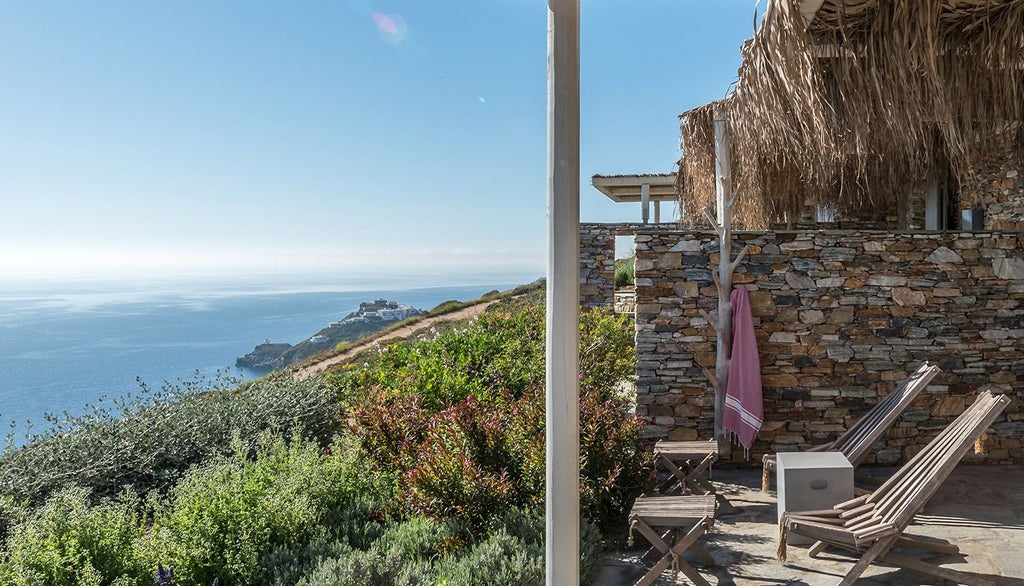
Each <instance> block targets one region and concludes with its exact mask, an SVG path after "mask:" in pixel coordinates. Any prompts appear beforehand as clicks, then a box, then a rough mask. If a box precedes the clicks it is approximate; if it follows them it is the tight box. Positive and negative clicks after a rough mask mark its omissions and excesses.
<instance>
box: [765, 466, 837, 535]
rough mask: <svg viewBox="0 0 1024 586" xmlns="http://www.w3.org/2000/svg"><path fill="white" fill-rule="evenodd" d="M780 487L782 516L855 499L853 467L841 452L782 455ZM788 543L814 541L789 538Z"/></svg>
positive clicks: (818, 509)
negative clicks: (786, 513) (785, 513)
mask: <svg viewBox="0 0 1024 586" xmlns="http://www.w3.org/2000/svg"><path fill="white" fill-rule="evenodd" d="M777 458H778V467H777V469H778V472H777V480H776V482H777V484H778V490H777V492H778V495H779V520H780V521H781V520H782V513H784V512H793V511H820V510H822V509H831V508H832V507H833V506H835V505H837V504H839V503H841V502H844V501H848V500H850V499H852V498H853V465H852V464H850V461H849V460H847V459H846V456H844V455H843V453H842V452H779V453H778V454H777ZM788 541H789V543H792V544H795V545H799V544H809V543H812V540H811V539H809V538H806V537H803V536H800V535H792V534H791V535H790V536H789V538H788Z"/></svg>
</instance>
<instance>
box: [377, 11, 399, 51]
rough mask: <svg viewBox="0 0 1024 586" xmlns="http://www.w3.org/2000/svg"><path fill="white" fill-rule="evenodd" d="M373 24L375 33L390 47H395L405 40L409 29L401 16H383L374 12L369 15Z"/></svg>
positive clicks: (381, 13)
mask: <svg viewBox="0 0 1024 586" xmlns="http://www.w3.org/2000/svg"><path fill="white" fill-rule="evenodd" d="M370 18H371V19H372V20H373V23H374V24H375V25H377V32H378V34H380V38H381V40H383V41H384V42H385V43H388V44H391V45H397V44H399V43H401V42H402V41H404V40H405V36H406V34H407V33H408V32H409V27H408V26H407V25H406V24H405V21H404V20H403V19H402V17H401V16H399V15H397V14H384V13H383V12H374V13H373V14H371V15H370Z"/></svg>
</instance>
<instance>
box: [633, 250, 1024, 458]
mask: <svg viewBox="0 0 1024 586" xmlns="http://www.w3.org/2000/svg"><path fill="white" fill-rule="evenodd" d="M635 242H636V285H637V287H636V290H637V308H636V329H637V335H636V348H637V411H638V413H640V414H643V415H645V416H646V417H647V418H648V419H649V422H650V424H649V425H648V428H647V430H648V434H649V436H650V437H651V438H652V439H653V438H661V437H667V438H671V439H697V438H708V437H711V435H712V425H713V420H714V413H713V411H714V405H713V391H712V390H711V388H710V384H709V382H708V380H707V377H706V376H705V375H704V373H703V372H702V367H708V368H709V369H712V370H713V369H714V364H715V333H714V330H713V329H712V328H711V327H710V326H709V324H708V323H707V321H706V320H705V319H704V318H703V317H702V316H701V313H700V311H699V310H701V309H703V310H705V311H707V312H708V313H711V314H714V313H715V312H716V311H717V303H718V302H717V291H716V289H715V285H714V283H713V281H712V271H713V270H717V263H718V237H717V234H714V233H700V232H679V231H676V232H667V231H647V232H643V231H638V232H637V235H636V237H635ZM1022 244H1024V233H1020V232H918V233H904V234H893V233H891V232H883V231H802V232H781V231H777V232H743V233H737V234H734V251H736V252H738V251H739V250H740V249H741V248H742V247H743V246H744V245H749V247H750V251H749V254H748V257H747V259H746V260H745V261H744V262H743V263H742V264H741V265H740V267H739V268H738V269H737V272H736V274H735V281H734V282H735V285H736V286H743V287H747V288H748V289H749V291H750V300H751V306H752V310H753V314H754V322H755V329H756V331H757V335H758V346H759V348H760V358H761V373H762V381H763V386H764V413H765V423H764V426H763V427H762V430H761V433H760V434H759V436H758V439H757V441H756V443H755V445H754V448H753V450H751V454H750V462H752V463H753V462H760V459H761V454H763V453H766V452H769V451H784V450H795V449H807V448H809V447H811V446H812V445H814V444H819V443H822V442H824V441H827V440H829V439H832V438H834V437H835V436H836V435H837V434H839V433H840V432H842V431H843V430H845V429H846V428H847V427H849V425H850V424H851V423H852V422H854V421H856V420H857V419H858V418H860V417H861V416H862V415H863V414H864V412H865V411H867V409H869V408H870V406H871V405H873V404H874V403H875V402H877V401H878V400H879V398H880V397H881V396H884V395H885V394H886V393H888V392H890V391H891V390H892V389H893V388H895V387H896V385H897V384H899V382H900V381H901V380H902V379H904V378H905V377H906V376H907V375H908V374H909V373H911V372H913V371H914V370H915V369H916V368H917V367H918V366H919V365H920V364H921V363H922V362H923V361H925V360H928V361H931V362H934V363H938V364H939V365H940V367H941V368H942V371H943V372H942V374H940V375H939V376H938V377H936V379H935V380H933V382H932V384H931V385H930V386H929V387H928V388H927V389H926V390H925V391H924V392H923V393H922V394H921V396H919V397H918V399H917V400H916V401H915V402H914V404H913V405H912V406H911V407H910V408H909V409H907V411H906V412H905V413H904V414H903V416H902V417H901V418H900V419H899V420H898V421H897V423H896V425H895V426H894V427H893V428H892V429H890V430H889V432H888V434H887V435H886V436H885V438H884V444H882V445H879V446H877V448H878V449H876V450H874V455H873V456H871V457H870V458H869V460H868V462H869V463H870V462H878V463H884V464H891V463H896V462H899V461H902V460H905V459H906V458H907V457H908V456H910V455H912V454H913V453H914V452H915V451H916V450H917V449H920V447H922V446H923V445H924V444H925V443H927V442H928V441H929V440H930V439H931V438H932V437H934V435H935V434H936V433H937V431H938V430H939V429H941V428H942V427H944V426H945V425H946V424H948V423H949V422H950V421H952V419H954V418H955V417H956V416H957V415H959V414H960V413H961V412H962V411H963V409H964V407H965V405H967V404H968V403H969V402H970V400H971V397H972V396H973V393H974V392H975V391H976V389H978V388H979V387H980V386H981V385H985V384H991V385H993V386H994V387H996V388H997V389H998V390H1000V391H1002V392H1006V393H1008V394H1009V395H1010V396H1011V397H1013V399H1014V400H1013V402H1012V403H1011V404H1010V406H1009V407H1007V409H1006V411H1005V412H1004V415H1002V416H1001V418H1000V419H999V420H998V422H997V423H996V424H995V425H994V426H993V429H992V430H990V431H991V433H990V434H989V435H988V438H987V440H986V446H985V447H986V450H985V453H984V454H980V455H969V456H968V457H967V459H968V460H973V461H988V462H1009V461H1016V462H1024V448H1022V440H1024V401H1022V399H1024V303H1022V302H1024V246H1022ZM733 454H734V459H742V458H743V456H742V451H739V450H737V451H734V452H733Z"/></svg>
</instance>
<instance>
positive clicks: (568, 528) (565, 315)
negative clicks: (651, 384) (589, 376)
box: [545, 0, 580, 586]
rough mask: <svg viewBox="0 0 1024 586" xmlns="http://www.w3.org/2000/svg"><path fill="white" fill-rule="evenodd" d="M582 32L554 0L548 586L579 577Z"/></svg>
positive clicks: (573, 15) (571, 11)
mask: <svg viewBox="0 0 1024 586" xmlns="http://www.w3.org/2000/svg"><path fill="white" fill-rule="evenodd" d="M579 30H580V3H579V0H548V272H547V279H548V281H547V347H546V357H545V358H546V375H547V389H546V392H547V414H546V429H547V432H546V433H547V471H546V488H547V494H546V500H547V502H546V507H545V510H546V521H545V537H546V540H545V545H546V551H545V553H546V557H545V573H546V584H547V586H563V585H569V586H577V585H578V584H579V580H580V578H579V564H580V500H579V470H580V457H579V452H580V445H579V442H580V434H579V378H578V376H579V218H580V35H579Z"/></svg>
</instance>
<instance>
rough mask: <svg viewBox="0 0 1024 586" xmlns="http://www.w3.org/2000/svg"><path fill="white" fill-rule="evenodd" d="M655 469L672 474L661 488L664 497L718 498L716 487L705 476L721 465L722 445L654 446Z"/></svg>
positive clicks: (677, 444) (667, 443)
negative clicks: (665, 495)
mask: <svg viewBox="0 0 1024 586" xmlns="http://www.w3.org/2000/svg"><path fill="white" fill-rule="evenodd" d="M654 459H655V465H656V466H659V467H661V468H664V469H665V470H668V471H669V473H670V474H669V477H668V479H667V480H665V482H662V483H661V485H659V486H658V492H660V493H662V494H669V493H674V492H676V491H677V490H678V492H680V493H682V494H715V487H714V485H712V484H711V483H710V482H708V480H707V478H705V477H704V474H705V473H706V472H708V471H709V470H710V469H711V465H712V464H713V463H715V462H716V461H718V442H716V441H715V440H709V441H689V442H672V441H665V440H662V441H659V442H658V443H656V444H654Z"/></svg>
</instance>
